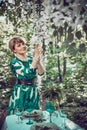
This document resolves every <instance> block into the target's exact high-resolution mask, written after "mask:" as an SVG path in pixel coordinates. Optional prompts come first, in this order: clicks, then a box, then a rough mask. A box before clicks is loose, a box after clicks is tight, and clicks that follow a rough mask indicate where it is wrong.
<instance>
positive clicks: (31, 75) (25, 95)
mask: <svg viewBox="0 0 87 130" xmlns="http://www.w3.org/2000/svg"><path fill="white" fill-rule="evenodd" d="M9 48H10V50H11V51H12V52H13V53H14V55H15V57H14V58H13V59H12V60H11V63H10V67H11V70H12V72H13V73H14V74H15V76H16V78H17V81H16V83H15V85H14V87H13V91H12V94H11V97H10V103H9V109H8V114H13V113H14V112H15V110H16V109H17V108H22V109H23V110H26V109H28V108H32V109H39V105H40V104H39V94H38V88H37V86H36V82H35V81H36V77H37V73H38V74H39V75H42V74H43V73H44V69H43V67H42V65H41V63H40V54H41V49H40V47H39V45H36V47H35V51H34V55H33V57H30V56H28V57H27V56H26V45H25V42H24V41H23V40H22V39H21V38H20V37H14V38H12V39H11V40H10V41H9Z"/></svg>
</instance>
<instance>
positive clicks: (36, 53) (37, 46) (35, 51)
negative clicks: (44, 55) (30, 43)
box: [33, 44, 42, 58]
mask: <svg viewBox="0 0 87 130" xmlns="http://www.w3.org/2000/svg"><path fill="white" fill-rule="evenodd" d="M41 52H42V49H41V48H40V46H39V44H36V45H35V49H34V55H33V56H34V57H37V58H39V57H40V55H41Z"/></svg>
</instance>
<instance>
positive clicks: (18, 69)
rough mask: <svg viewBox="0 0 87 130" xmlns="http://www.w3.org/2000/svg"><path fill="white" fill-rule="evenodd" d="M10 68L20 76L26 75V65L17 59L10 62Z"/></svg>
mask: <svg viewBox="0 0 87 130" xmlns="http://www.w3.org/2000/svg"><path fill="white" fill-rule="evenodd" d="M10 68H11V71H12V72H13V73H14V74H15V75H16V76H17V77H18V76H24V73H23V72H22V70H23V69H24V66H23V65H22V63H21V62H18V61H16V59H13V60H12V61H11V62H10Z"/></svg>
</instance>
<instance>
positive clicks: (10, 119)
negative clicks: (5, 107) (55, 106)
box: [2, 111, 84, 130]
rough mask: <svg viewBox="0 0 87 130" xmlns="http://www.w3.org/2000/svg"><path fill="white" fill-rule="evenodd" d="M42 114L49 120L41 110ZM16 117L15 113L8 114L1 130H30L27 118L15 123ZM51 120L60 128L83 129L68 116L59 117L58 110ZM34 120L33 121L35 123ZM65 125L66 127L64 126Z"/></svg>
mask: <svg viewBox="0 0 87 130" xmlns="http://www.w3.org/2000/svg"><path fill="white" fill-rule="evenodd" d="M43 115H44V117H45V119H46V121H45V122H49V121H50V119H49V113H48V112H47V111H43ZM17 120H18V117H17V116H16V115H9V116H7V117H6V120H5V122H4V124H3V127H2V130H30V127H31V125H27V124H26V123H27V122H28V119H23V122H22V123H19V124H18V123H17ZM52 122H53V123H55V124H56V125H57V126H58V127H60V128H61V130H84V129H82V128H80V127H79V126H78V125H77V124H75V123H74V122H72V121H71V120H69V119H68V118H63V117H60V115H59V113H58V112H55V113H53V115H52ZM35 123H36V122H34V124H35ZM64 126H66V128H64Z"/></svg>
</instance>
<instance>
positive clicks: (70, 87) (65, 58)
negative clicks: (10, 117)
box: [0, 0, 87, 129]
mask: <svg viewBox="0 0 87 130" xmlns="http://www.w3.org/2000/svg"><path fill="white" fill-rule="evenodd" d="M14 36H21V37H22V38H23V39H24V40H25V41H26V44H27V47H28V49H27V50H28V55H32V53H33V48H34V44H36V43H39V44H40V46H41V47H42V48H43V53H42V56H41V60H42V61H43V65H44V69H45V75H44V76H43V77H42V78H40V77H38V88H39V90H40V92H41V100H42V101H44V103H45V100H46V99H48V97H49V98H50V99H54V102H55V104H56V105H59V106H60V108H61V110H62V111H63V112H65V113H66V114H67V116H68V118H69V119H71V120H72V121H74V122H75V123H77V124H78V125H80V126H81V127H83V128H85V129H87V109H86V106H87V2H86V1H85V0H83V1H81V0H59V1H58V0H0V118H1V119H2V117H3V120H4V118H5V114H4V116H3V111H5V112H6V110H7V107H8V102H9V97H10V94H11V91H12V88H13V84H14V83H15V77H14V76H13V74H12V72H11V71H10V68H9V63H10V60H11V59H12V57H13V54H12V53H11V52H10V50H9V49H8V41H9V39H11V38H12V37H14ZM42 106H44V104H42ZM3 120H2V121H3ZM1 125H2V122H1V124H0V126H1Z"/></svg>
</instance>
